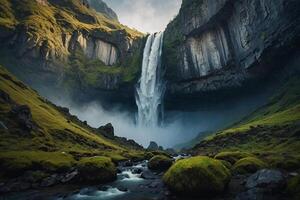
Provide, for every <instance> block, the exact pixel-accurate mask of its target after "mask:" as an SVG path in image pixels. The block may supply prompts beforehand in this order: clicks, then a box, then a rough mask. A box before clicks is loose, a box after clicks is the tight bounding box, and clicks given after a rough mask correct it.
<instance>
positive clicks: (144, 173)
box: [141, 170, 156, 180]
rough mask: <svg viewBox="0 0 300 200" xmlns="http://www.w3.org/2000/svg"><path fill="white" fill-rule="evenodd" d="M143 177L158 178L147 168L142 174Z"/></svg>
mask: <svg viewBox="0 0 300 200" xmlns="http://www.w3.org/2000/svg"><path fill="white" fill-rule="evenodd" d="M141 178H143V179H147V180H153V179H156V176H155V175H154V174H153V173H152V172H151V171H149V170H145V171H143V172H142V174H141Z"/></svg>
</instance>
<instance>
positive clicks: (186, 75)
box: [163, 0, 300, 95]
mask: <svg viewBox="0 0 300 200" xmlns="http://www.w3.org/2000/svg"><path fill="white" fill-rule="evenodd" d="M299 3H300V2H299V1H297V0H290V1H285V0H276V1H274V0H214V1H211V0H184V1H183V3H182V8H181V10H180V13H179V14H178V16H177V17H176V18H175V19H174V20H173V21H172V22H171V23H170V24H169V25H168V27H167V29H166V31H165V40H164V53H163V56H164V58H163V61H164V66H165V67H166V79H167V80H168V82H169V84H168V94H171V95H172V94H173V95H178V94H179V95H184V94H188V95H189V94H200V93H203V92H211V91H218V90H222V89H230V88H238V87H240V86H242V85H244V83H246V82H248V81H250V80H251V79H253V78H257V77H261V76H264V75H266V74H267V73H269V71H270V70H271V69H274V68H276V66H277V65H279V63H280V62H279V61H284V60H285V59H288V57H289V55H290V54H292V53H293V52H295V51H296V49H297V47H298V48H299V33H300V27H299V26H300V24H299V16H300V12H299V7H300V6H299Z"/></svg>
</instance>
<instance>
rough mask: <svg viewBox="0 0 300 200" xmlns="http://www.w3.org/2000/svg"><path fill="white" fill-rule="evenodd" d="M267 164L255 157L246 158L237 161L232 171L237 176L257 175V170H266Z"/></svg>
mask: <svg viewBox="0 0 300 200" xmlns="http://www.w3.org/2000/svg"><path fill="white" fill-rule="evenodd" d="M266 167H267V164H266V163H265V162H263V161H261V160H260V159H258V158H255V157H246V158H242V159H240V160H239V161H237V162H236V163H235V164H234V166H233V169H232V171H233V172H234V173H237V174H246V173H255V172H256V171H257V170H260V169H264V168H266Z"/></svg>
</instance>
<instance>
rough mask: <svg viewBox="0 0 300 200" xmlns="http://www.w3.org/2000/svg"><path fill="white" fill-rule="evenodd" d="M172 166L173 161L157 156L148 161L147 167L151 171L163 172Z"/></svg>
mask: <svg viewBox="0 0 300 200" xmlns="http://www.w3.org/2000/svg"><path fill="white" fill-rule="evenodd" d="M172 164H173V159H171V158H169V157H167V156H163V155H158V156H154V157H153V158H151V159H150V160H149V162H148V167H149V169H151V170H156V171H165V170H167V169H169V168H170V167H171V165H172Z"/></svg>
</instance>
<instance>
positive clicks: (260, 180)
mask: <svg viewBox="0 0 300 200" xmlns="http://www.w3.org/2000/svg"><path fill="white" fill-rule="evenodd" d="M245 186H246V191H245V192H242V193H240V194H238V195H237V197H236V200H245V199H248V200H252V199H253V200H259V199H261V200H263V199H272V200H273V199H276V200H277V199H278V200H280V199H283V196H282V194H283V193H284V190H285V187H286V178H285V176H284V175H283V173H281V172H280V171H278V170H267V169H263V170H260V171H258V172H256V173H255V174H253V175H251V176H250V177H249V178H248V179H247V182H246V185H245Z"/></svg>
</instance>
